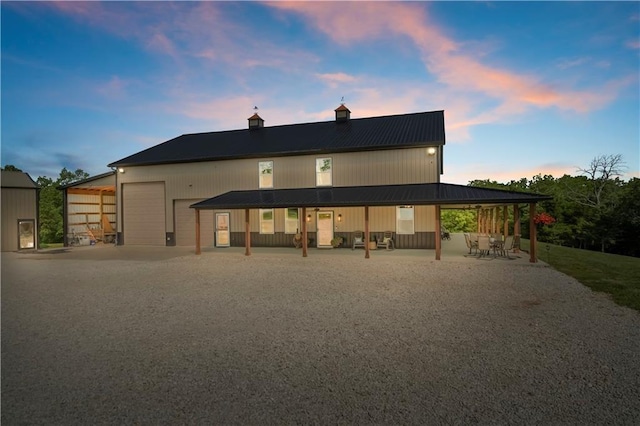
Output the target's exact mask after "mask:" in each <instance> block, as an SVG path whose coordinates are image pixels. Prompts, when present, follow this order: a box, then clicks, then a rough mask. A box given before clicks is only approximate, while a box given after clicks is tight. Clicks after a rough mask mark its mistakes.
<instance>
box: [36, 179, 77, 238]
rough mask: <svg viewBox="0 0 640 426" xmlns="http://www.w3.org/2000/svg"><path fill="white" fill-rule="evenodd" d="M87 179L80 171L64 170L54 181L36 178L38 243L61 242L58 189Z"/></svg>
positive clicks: (62, 234)
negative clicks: (38, 223)
mask: <svg viewBox="0 0 640 426" xmlns="http://www.w3.org/2000/svg"><path fill="white" fill-rule="evenodd" d="M88 177H89V174H88V173H86V172H85V171H83V170H81V169H76V171H74V172H72V171H69V170H67V169H66V168H63V169H62V170H61V171H60V176H59V177H58V179H57V180H56V181H54V180H53V179H51V178H48V177H46V176H40V177H38V179H37V181H36V183H37V184H38V186H39V187H40V230H39V235H40V242H42V243H45V244H49V243H60V242H62V241H63V239H64V229H63V228H64V226H63V218H62V201H63V200H62V198H63V197H62V192H61V191H60V190H59V189H58V188H59V187H60V186H62V185H68V184H70V183H73V182H76V181H78V180H82V179H86V178H88Z"/></svg>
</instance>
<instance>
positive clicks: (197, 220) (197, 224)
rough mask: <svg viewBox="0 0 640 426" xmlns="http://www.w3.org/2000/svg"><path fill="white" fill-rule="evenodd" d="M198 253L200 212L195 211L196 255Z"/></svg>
mask: <svg viewBox="0 0 640 426" xmlns="http://www.w3.org/2000/svg"><path fill="white" fill-rule="evenodd" d="M200 253H201V251H200V210H199V209H196V254H200Z"/></svg>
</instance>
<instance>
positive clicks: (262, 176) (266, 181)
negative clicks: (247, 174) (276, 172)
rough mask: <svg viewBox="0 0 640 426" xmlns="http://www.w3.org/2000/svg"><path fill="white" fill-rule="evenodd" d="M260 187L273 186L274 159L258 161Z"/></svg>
mask: <svg viewBox="0 0 640 426" xmlns="http://www.w3.org/2000/svg"><path fill="white" fill-rule="evenodd" d="M258 187H259V188H273V161H260V162H258Z"/></svg>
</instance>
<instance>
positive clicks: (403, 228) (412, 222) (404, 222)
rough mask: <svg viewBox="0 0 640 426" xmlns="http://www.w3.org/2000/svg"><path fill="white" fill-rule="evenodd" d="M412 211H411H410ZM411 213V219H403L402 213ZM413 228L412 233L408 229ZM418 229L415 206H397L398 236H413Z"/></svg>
mask: <svg viewBox="0 0 640 426" xmlns="http://www.w3.org/2000/svg"><path fill="white" fill-rule="evenodd" d="M409 209H411V210H409ZM404 210H407V211H411V219H403V218H401V216H402V213H401V212H402V211H404ZM408 227H410V228H411V231H410V232H409V230H408V229H407V228H408ZM415 229H416V209H415V206H396V234H398V235H413V234H415Z"/></svg>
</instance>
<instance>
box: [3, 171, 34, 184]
mask: <svg viewBox="0 0 640 426" xmlns="http://www.w3.org/2000/svg"><path fill="white" fill-rule="evenodd" d="M0 180H1V181H2V183H1V185H2V188H29V189H38V188H39V187H38V185H37V184H36V183H35V182H34V181H33V179H31V176H29V174H28V173H25V172H14V171H11V170H2V173H0Z"/></svg>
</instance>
